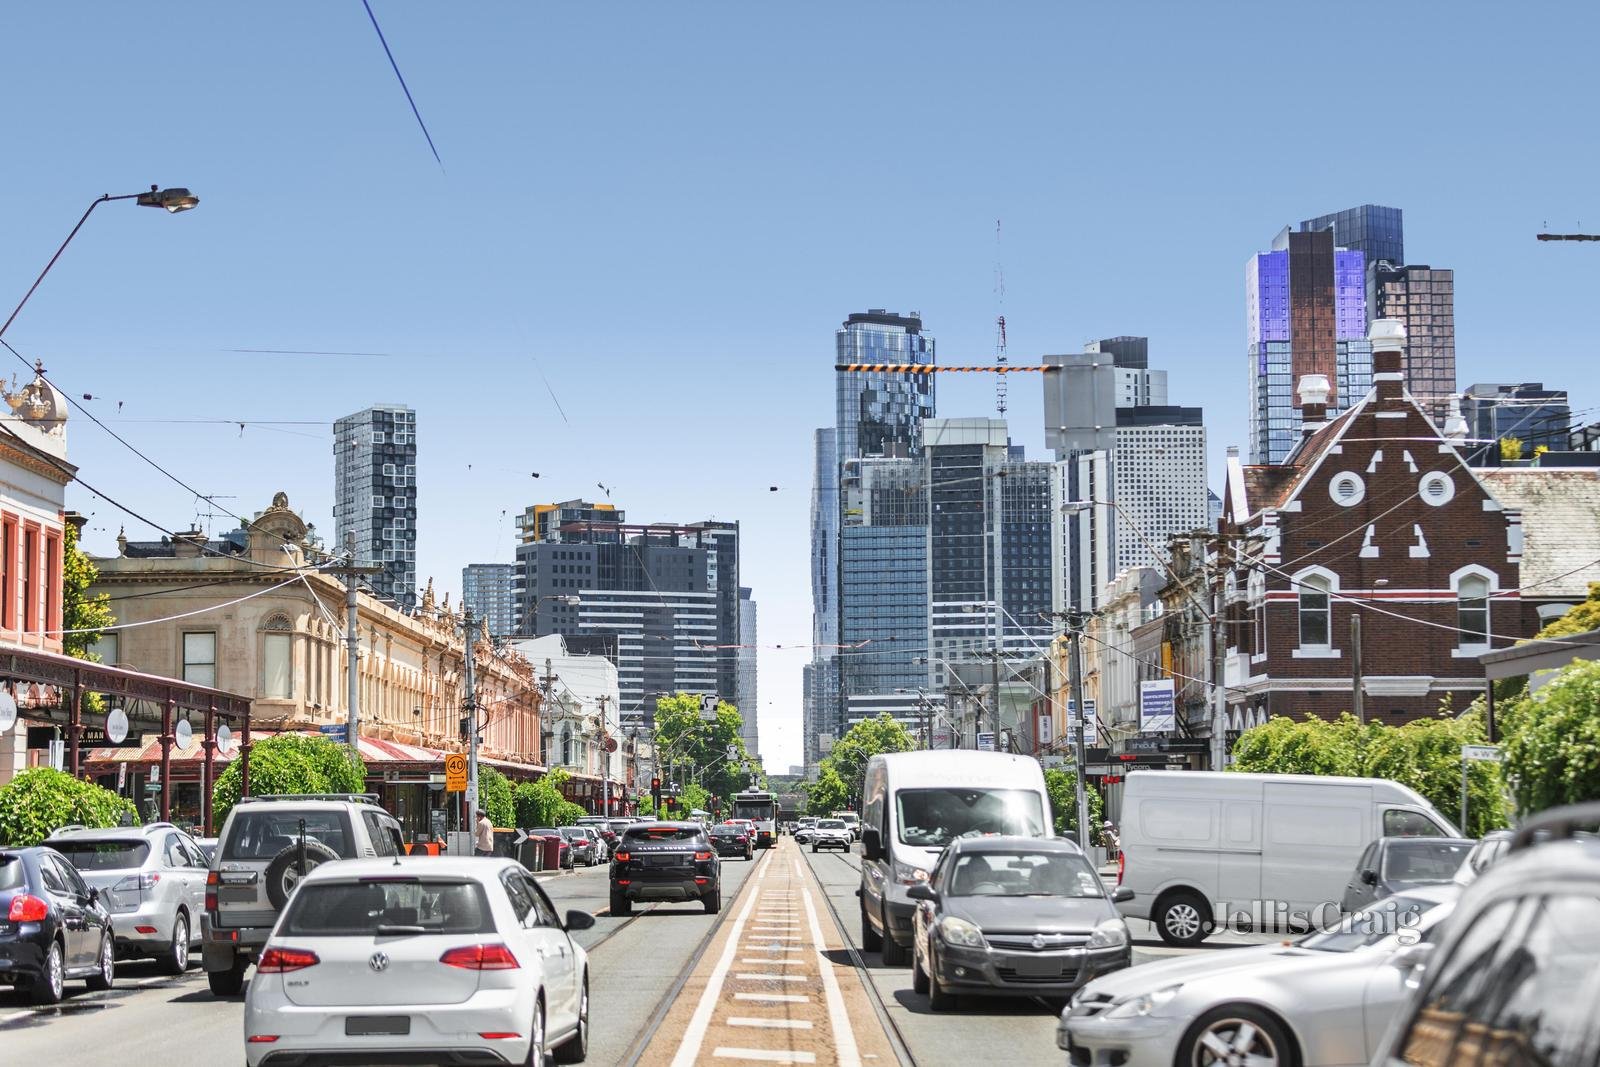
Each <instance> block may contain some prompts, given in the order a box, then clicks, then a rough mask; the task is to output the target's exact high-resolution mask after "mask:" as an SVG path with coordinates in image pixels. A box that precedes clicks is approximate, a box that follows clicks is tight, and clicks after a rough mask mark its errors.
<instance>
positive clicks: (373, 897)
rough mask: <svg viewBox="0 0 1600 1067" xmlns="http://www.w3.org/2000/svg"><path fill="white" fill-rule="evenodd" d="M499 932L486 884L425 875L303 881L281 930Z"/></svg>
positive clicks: (322, 933) (302, 933)
mask: <svg viewBox="0 0 1600 1067" xmlns="http://www.w3.org/2000/svg"><path fill="white" fill-rule="evenodd" d="M493 932H494V917H493V915H492V914H491V913H490V911H489V899H488V897H487V896H485V895H484V892H483V886H481V885H479V884H478V883H477V882H466V881H446V880H434V879H422V878H393V879H389V878H371V879H367V878H364V879H362V880H361V881H359V882H313V883H311V884H309V885H302V886H301V887H300V888H299V890H298V891H297V892H296V893H295V894H294V896H293V897H291V898H290V901H289V911H288V914H286V915H285V916H284V917H283V925H282V927H281V928H280V930H279V933H281V934H283V935H285V936H290V937H349V936H372V935H375V934H376V935H382V934H385V933H393V934H397V935H398V934H488V933H493Z"/></svg>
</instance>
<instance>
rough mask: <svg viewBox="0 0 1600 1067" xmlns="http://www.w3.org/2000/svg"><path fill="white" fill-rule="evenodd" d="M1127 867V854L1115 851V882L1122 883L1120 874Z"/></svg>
mask: <svg viewBox="0 0 1600 1067" xmlns="http://www.w3.org/2000/svg"><path fill="white" fill-rule="evenodd" d="M1127 867H1128V856H1127V853H1125V852H1118V853H1117V884H1118V885H1121V884H1122V874H1123V872H1124V871H1125V870H1127Z"/></svg>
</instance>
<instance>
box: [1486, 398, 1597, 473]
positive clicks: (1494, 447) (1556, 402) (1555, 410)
mask: <svg viewBox="0 0 1600 1067" xmlns="http://www.w3.org/2000/svg"><path fill="white" fill-rule="evenodd" d="M1461 414H1462V417H1463V418H1465V419H1466V420H1467V439H1468V442H1469V444H1468V448H1467V453H1466V454H1467V462H1468V463H1471V464H1472V465H1473V466H1474V467H1493V466H1497V465H1498V464H1499V463H1500V458H1501V457H1500V442H1501V441H1502V440H1504V439H1506V438H1510V437H1514V438H1516V439H1517V440H1518V441H1521V442H1522V456H1523V457H1528V458H1532V456H1533V455H1534V450H1535V449H1537V448H1540V447H1541V446H1542V447H1544V448H1548V449H1550V450H1551V451H1552V452H1563V451H1566V450H1567V449H1568V448H1570V447H1571V441H1572V409H1571V407H1569V406H1568V404H1567V391H1566V390H1565V389H1546V388H1545V387H1544V383H1543V382H1523V383H1522V384H1521V385H1487V384H1478V385H1469V386H1468V387H1467V391H1466V392H1465V393H1464V394H1462V397H1461Z"/></svg>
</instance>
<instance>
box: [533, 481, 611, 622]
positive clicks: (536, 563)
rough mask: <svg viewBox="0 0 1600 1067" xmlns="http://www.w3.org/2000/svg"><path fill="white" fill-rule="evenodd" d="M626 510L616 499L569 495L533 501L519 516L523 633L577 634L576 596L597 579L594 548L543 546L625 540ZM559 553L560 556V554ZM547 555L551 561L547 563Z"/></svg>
mask: <svg viewBox="0 0 1600 1067" xmlns="http://www.w3.org/2000/svg"><path fill="white" fill-rule="evenodd" d="M626 517H627V516H626V514H625V513H624V512H621V511H619V510H617V509H616V508H615V507H613V506H611V505H610V504H594V503H590V502H589V501H587V500H566V501H562V502H561V503H559V504H533V505H530V506H529V507H527V508H524V509H523V512H522V514H521V515H519V516H518V517H517V541H518V544H517V547H516V560H517V562H516V564H515V576H514V577H513V580H512V595H513V597H514V608H513V610H514V618H513V620H512V622H513V625H514V626H515V627H516V632H517V634H518V635H519V636H522V637H539V636H543V635H544V634H553V633H559V634H565V635H567V636H569V637H571V636H574V634H575V632H576V628H577V625H578V606H577V604H576V603H574V602H573V601H572V597H574V596H575V595H576V594H577V591H578V589H579V588H581V584H580V583H581V582H582V581H585V580H591V581H592V579H594V576H595V571H594V566H595V564H594V560H595V557H594V555H593V554H592V553H588V552H581V551H578V550H576V549H551V548H545V547H539V546H541V545H550V544H568V543H570V544H572V545H596V544H621V543H622V534H621V532H620V531H621V529H622V523H623V521H624V519H626ZM557 557H559V558H557ZM541 560H543V561H544V562H545V563H546V564H547V565H546V566H543V567H541V566H540V562H541Z"/></svg>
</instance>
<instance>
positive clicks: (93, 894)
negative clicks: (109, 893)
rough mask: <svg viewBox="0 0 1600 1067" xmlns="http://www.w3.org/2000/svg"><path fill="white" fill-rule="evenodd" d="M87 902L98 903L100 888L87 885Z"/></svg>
mask: <svg viewBox="0 0 1600 1067" xmlns="http://www.w3.org/2000/svg"><path fill="white" fill-rule="evenodd" d="M89 903H91V904H98V903H100V890H99V888H98V887H97V886H90V887H89Z"/></svg>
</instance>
